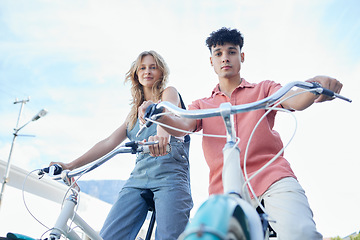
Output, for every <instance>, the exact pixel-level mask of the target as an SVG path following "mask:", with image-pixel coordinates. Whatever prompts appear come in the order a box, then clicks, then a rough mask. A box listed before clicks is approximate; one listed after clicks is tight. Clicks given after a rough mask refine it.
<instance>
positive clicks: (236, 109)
mask: <svg viewBox="0 0 360 240" xmlns="http://www.w3.org/2000/svg"><path fill="white" fill-rule="evenodd" d="M293 87H299V88H303V89H312V90H313V91H314V92H315V93H317V94H326V95H330V97H336V98H340V99H342V100H345V101H348V102H352V100H351V99H348V98H346V97H343V96H341V95H339V94H337V93H334V92H332V91H330V90H328V89H325V88H323V87H321V86H320V85H317V84H314V83H310V82H301V81H297V82H291V83H288V84H286V85H285V86H283V87H281V88H280V89H279V90H278V91H277V92H275V93H274V94H273V95H271V96H269V97H267V98H264V99H262V100H259V101H257V102H252V103H247V104H242V105H234V106H231V110H230V111H231V114H236V113H241V112H249V111H254V110H257V109H264V108H266V107H268V106H271V105H273V104H274V103H276V102H277V101H278V100H279V99H280V98H281V97H283V96H284V95H285V94H286V93H287V92H289V91H290V90H291V89H292V88H293ZM160 107H164V108H166V109H168V110H169V111H170V112H172V113H174V114H176V115H178V116H180V117H184V118H192V119H202V118H209V117H215V116H221V115H222V114H221V112H223V107H221V105H220V107H219V108H211V109H201V110H184V109H181V108H179V107H176V106H174V105H173V104H171V103H169V102H166V101H164V102H160V103H158V105H157V108H160Z"/></svg>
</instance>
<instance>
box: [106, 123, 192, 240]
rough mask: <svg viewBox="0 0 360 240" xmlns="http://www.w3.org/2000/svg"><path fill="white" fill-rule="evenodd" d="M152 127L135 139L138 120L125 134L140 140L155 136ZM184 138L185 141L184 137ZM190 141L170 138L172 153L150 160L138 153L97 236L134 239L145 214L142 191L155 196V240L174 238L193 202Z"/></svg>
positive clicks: (109, 239)
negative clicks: (132, 167)
mask: <svg viewBox="0 0 360 240" xmlns="http://www.w3.org/2000/svg"><path fill="white" fill-rule="evenodd" d="M156 127H157V126H156V124H152V125H151V126H150V127H149V128H147V129H146V130H145V131H144V132H143V133H142V134H141V135H140V136H139V137H138V138H136V137H135V135H136V133H137V132H138V130H139V120H138V121H137V122H136V124H135V126H134V128H133V129H131V130H130V131H129V130H128V131H127V137H128V138H129V139H130V140H131V141H135V140H137V141H142V140H144V139H146V140H147V139H148V137H149V136H153V135H156ZM185 139H187V138H185ZM189 144H190V142H189V141H183V140H179V139H177V138H175V137H171V138H170V145H171V152H170V153H169V154H167V155H165V156H160V157H152V156H150V155H149V154H142V153H141V154H138V155H137V158H136V164H135V168H134V170H133V171H132V173H131V175H130V178H129V179H128V180H127V182H126V183H125V185H124V187H123V189H122V190H121V191H120V193H119V196H118V199H117V201H116V202H115V204H114V205H113V207H112V208H111V210H110V213H109V215H108V217H107V219H106V221H105V223H104V226H103V228H102V230H101V232H100V235H101V236H102V237H103V239H105V240H114V239H121V240H127V239H129V240H133V239H135V237H136V236H137V234H138V232H139V230H140V228H141V226H142V224H143V222H144V220H145V218H146V215H147V212H148V208H147V204H146V202H145V200H144V199H143V198H142V197H141V196H140V192H141V191H142V190H143V189H150V190H151V191H152V192H153V193H154V202H155V209H156V224H157V227H156V232H155V239H157V240H160V239H166V240H170V239H177V238H178V236H179V235H180V234H181V233H182V232H183V231H184V229H185V226H186V224H187V223H188V220H189V215H190V210H191V209H192V207H193V202H192V198H191V192H190V174H189Z"/></svg>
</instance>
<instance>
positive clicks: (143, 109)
mask: <svg viewBox="0 0 360 240" xmlns="http://www.w3.org/2000/svg"><path fill="white" fill-rule="evenodd" d="M151 104H154V102H153V101H144V102H143V103H142V104H141V105H140V107H139V108H138V118H139V120H140V122H141V123H142V124H144V123H145V122H146V120H145V112H146V109H147V108H148V107H149V106H150V105H151Z"/></svg>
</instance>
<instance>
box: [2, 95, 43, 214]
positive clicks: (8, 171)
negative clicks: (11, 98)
mask: <svg viewBox="0 0 360 240" xmlns="http://www.w3.org/2000/svg"><path fill="white" fill-rule="evenodd" d="M29 101H30V99H29V98H28V99H25V100H20V101H18V100H17V99H16V100H15V102H14V104H18V103H20V104H21V106H20V112H19V116H18V119H17V122H16V127H15V128H14V133H13V135H14V136H13V140H12V143H11V148H10V153H9V157H8V161H7V165H6V170H5V174H4V177H3V181H2V185H1V192H0V207H1V203H2V197H3V194H4V189H5V184H6V183H7V182H8V180H9V179H8V178H9V174H10V165H11V155H12V152H13V149H14V144H15V140H16V137H17V136H22V135H19V134H18V133H19V131H20V130H21V129H23V128H24V127H25V126H26V125H28V124H29V123H30V122H33V121H36V120H38V119H40V118H41V117H43V116H45V115H46V114H47V111H46V109H42V110H40V111H39V112H38V114H36V115H35V116H34V117H33V118H32V119H31V120H30V121H28V122H27V123H25V124H24V125H22V126H21V127H18V126H19V122H20V118H21V114H22V110H23V107H24V105H25V104H26V103H27V102H29Z"/></svg>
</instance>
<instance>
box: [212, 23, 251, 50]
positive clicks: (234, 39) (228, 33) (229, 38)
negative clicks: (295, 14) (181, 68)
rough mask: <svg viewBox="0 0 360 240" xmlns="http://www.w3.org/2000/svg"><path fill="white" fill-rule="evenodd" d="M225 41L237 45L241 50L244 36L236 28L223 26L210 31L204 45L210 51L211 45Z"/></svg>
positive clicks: (222, 43) (221, 43)
mask: <svg viewBox="0 0 360 240" xmlns="http://www.w3.org/2000/svg"><path fill="white" fill-rule="evenodd" d="M225 43H232V44H234V45H239V47H240V50H241V49H242V47H243V45H244V37H243V35H242V34H241V32H240V31H239V30H237V29H230V28H226V27H223V28H220V29H219V30H217V31H214V32H212V33H211V34H210V36H209V37H208V38H207V39H206V45H207V47H208V48H209V50H210V52H211V48H212V47H213V46H216V45H224V44H225Z"/></svg>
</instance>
